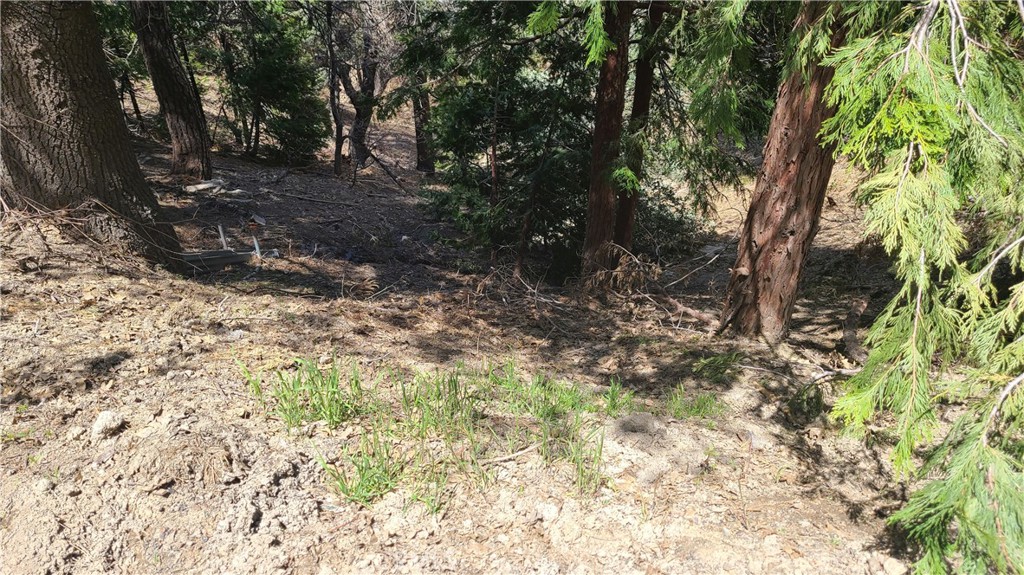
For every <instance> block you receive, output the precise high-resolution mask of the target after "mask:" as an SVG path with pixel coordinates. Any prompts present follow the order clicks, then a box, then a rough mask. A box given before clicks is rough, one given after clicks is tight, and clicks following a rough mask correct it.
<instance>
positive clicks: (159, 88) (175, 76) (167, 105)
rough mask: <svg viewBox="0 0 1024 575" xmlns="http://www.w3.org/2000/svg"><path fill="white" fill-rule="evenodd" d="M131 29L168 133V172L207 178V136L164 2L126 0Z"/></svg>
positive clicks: (210, 169)
mask: <svg viewBox="0 0 1024 575" xmlns="http://www.w3.org/2000/svg"><path fill="white" fill-rule="evenodd" d="M130 6H131V11H132V20H133V22H134V24H135V32H136V34H137V36H138V38H139V41H140V43H141V44H142V52H143V54H144V55H145V58H146V67H147V68H148V69H149V75H150V78H152V80H153V89H154V91H155V92H156V96H157V99H158V100H159V102H160V113H161V114H162V115H163V117H164V121H165V122H166V123H167V131H168V132H170V135H171V173H172V174H182V175H185V176H190V177H194V178H199V179H203V180H207V179H210V177H211V176H212V174H213V167H212V164H211V161H210V136H209V133H208V132H207V127H206V116H205V114H204V113H203V108H202V105H201V100H200V98H199V94H198V93H197V92H196V90H195V85H194V84H193V83H192V81H190V78H189V74H188V72H187V71H186V69H185V66H184V65H182V63H181V60H180V59H179V58H178V54H177V51H176V49H175V44H174V35H173V33H172V32H171V26H170V19H169V16H168V11H167V5H166V3H164V2H152V1H146V2H132V3H130Z"/></svg>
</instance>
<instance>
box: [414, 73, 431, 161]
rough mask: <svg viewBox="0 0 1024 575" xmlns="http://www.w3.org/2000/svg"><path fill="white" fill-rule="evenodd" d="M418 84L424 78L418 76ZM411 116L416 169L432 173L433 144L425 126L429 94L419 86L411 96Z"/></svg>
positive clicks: (424, 80)
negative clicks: (414, 129)
mask: <svg viewBox="0 0 1024 575" xmlns="http://www.w3.org/2000/svg"><path fill="white" fill-rule="evenodd" d="M417 82H418V83H419V85H420V86H422V85H423V84H425V83H426V79H425V78H422V79H420V78H418V79H417ZM412 117H413V124H414V126H415V128H416V170H417V171H419V172H424V173H427V174H433V173H434V169H435V166H434V145H433V141H432V138H431V136H430V132H429V131H428V128H427V126H428V125H429V124H430V94H429V93H427V91H426V90H424V89H423V88H420V89H419V90H417V91H416V94H415V95H414V96H413V97H412Z"/></svg>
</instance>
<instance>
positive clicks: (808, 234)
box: [719, 1, 844, 343]
mask: <svg viewBox="0 0 1024 575" xmlns="http://www.w3.org/2000/svg"><path fill="white" fill-rule="evenodd" d="M828 9H829V6H828V3H826V2H808V1H805V2H804V4H803V8H802V9H801V12H800V15H799V16H798V17H797V22H796V29H797V30H800V29H805V28H806V27H808V26H810V25H811V24H813V23H814V22H815V21H816V20H817V19H818V18H820V17H821V16H822V14H823V13H825V12H826V11H827V10H828ZM843 36H844V31H843V30H842V28H841V26H839V27H837V28H835V29H834V30H833V34H832V41H833V46H837V45H839V43H841V42H842V38H843ZM833 74H834V70H833V69H832V68H829V67H825V66H820V65H818V64H817V63H812V64H811V66H810V68H809V69H808V70H807V81H806V83H805V81H804V76H803V75H802V74H801V73H800V72H795V73H793V74H791V75H790V76H789V77H788V78H787V79H786V80H785V81H784V82H783V83H782V85H781V86H780V87H779V92H778V98H777V100H776V104H775V112H774V113H773V114H772V120H771V124H770V126H769V128H768V137H767V140H766V142H765V147H764V163H763V164H762V166H761V172H760V173H759V174H758V178H757V184H756V185H755V187H754V195H753V198H752V200H751V204H750V209H749V210H748V211H747V217H746V220H745V221H744V224H743V229H742V232H741V236H740V243H739V254H738V256H737V258H736V264H735V265H734V266H733V269H732V275H731V277H730V279H729V286H728V291H727V294H726V299H725V305H724V310H723V312H722V320H721V321H722V323H721V325H720V327H719V331H721V330H724V329H725V328H727V327H730V326H731V327H732V328H733V329H734V330H735V331H736V332H738V333H740V334H742V335H746V336H750V337H758V336H760V337H762V338H764V339H765V340H766V341H768V342H770V343H778V342H780V341H782V340H783V339H784V338H785V337H786V335H787V332H788V330H789V322H790V316H791V315H792V312H793V304H794V303H795V302H796V296H797V287H798V285H799V283H800V277H801V275H802V273H803V269H804V262H805V260H806V259H807V253H808V251H809V250H810V247H811V242H812V241H813V240H814V236H815V234H817V232H818V220H819V218H820V216H821V208H822V204H823V203H824V201H825V192H826V189H827V187H828V181H829V178H830V176H831V175H832V167H833V165H834V163H835V159H834V157H833V151H834V146H825V147H823V146H821V145H820V144H819V142H818V138H817V134H818V132H819V131H820V130H821V124H822V122H823V121H824V120H826V119H828V118H829V117H831V116H832V114H833V113H834V112H835V111H834V110H833V109H832V108H830V107H829V106H827V105H826V104H825V102H824V101H823V99H822V93H823V91H824V89H825V87H826V86H827V85H828V83H829V82H830V81H831V80H832V76H833Z"/></svg>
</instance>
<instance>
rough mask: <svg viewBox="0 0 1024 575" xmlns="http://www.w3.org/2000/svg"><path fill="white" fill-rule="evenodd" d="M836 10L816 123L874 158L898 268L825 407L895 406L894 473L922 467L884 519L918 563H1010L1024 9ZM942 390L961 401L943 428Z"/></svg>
mask: <svg viewBox="0 0 1024 575" xmlns="http://www.w3.org/2000/svg"><path fill="white" fill-rule="evenodd" d="M883 5H884V6H883ZM834 16H835V18H836V19H837V20H836V21H839V22H845V26H846V28H847V38H846V42H845V44H844V45H843V46H842V47H841V48H839V49H838V50H836V51H835V52H834V53H832V54H831V55H829V56H828V57H827V58H826V59H825V62H826V63H827V64H829V65H831V66H833V67H834V68H835V71H836V72H835V79H834V80H833V82H832V84H831V85H830V86H829V88H828V91H827V98H828V103H829V104H830V105H832V106H835V107H836V113H835V116H834V117H833V118H832V119H831V120H829V121H828V122H827V123H826V125H825V126H824V129H823V134H822V137H823V139H824V140H825V141H827V142H832V143H835V144H836V145H837V147H838V151H839V153H841V154H843V155H846V156H847V157H849V158H851V159H852V160H853V161H854V162H855V163H856V164H857V165H858V166H860V167H861V168H863V169H865V170H867V171H868V173H869V177H868V178H867V180H866V181H865V183H864V184H863V185H862V187H861V194H860V199H861V201H862V202H863V203H864V204H865V205H866V206H867V223H868V228H869V231H870V232H872V233H875V234H877V235H878V236H879V237H880V238H881V239H882V244H883V246H884V247H885V249H886V250H887V251H888V252H889V253H890V255H891V256H892V257H893V259H894V271H895V273H896V275H897V277H898V279H899V280H900V281H901V282H902V286H901V289H900V291H899V292H898V294H897V295H896V297H895V298H894V299H893V300H892V301H891V302H890V303H889V305H888V306H887V307H886V308H885V310H884V311H883V312H882V313H881V314H880V315H879V316H878V318H877V320H876V321H875V324H874V325H873V326H872V328H871V331H870V334H869V337H868V344H869V345H870V346H871V354H870V356H869V358H868V362H867V365H866V366H865V368H864V370H863V371H862V372H861V374H860V375H858V376H856V377H855V378H853V379H852V380H851V381H850V383H849V388H848V390H847V393H846V395H845V396H844V397H842V398H841V399H840V400H839V401H838V402H837V403H836V406H835V412H834V415H835V416H836V417H838V418H840V419H842V420H843V421H845V422H846V423H848V424H850V425H851V426H853V427H854V428H855V429H856V428H861V429H862V428H863V427H864V426H865V425H866V424H867V423H868V422H869V421H872V420H873V419H875V418H876V414H877V413H878V412H879V411H883V412H891V413H892V414H893V415H894V416H895V431H896V437H897V443H896V446H895V449H894V454H893V458H894V462H895V463H896V466H897V469H898V471H899V472H900V473H902V474H913V476H915V477H922V478H925V479H927V480H928V482H927V483H926V484H925V486H924V487H923V488H921V489H920V490H918V491H917V492H915V493H914V494H913V495H912V497H911V500H910V502H909V503H908V504H907V506H906V507H904V508H903V509H902V510H901V511H900V512H899V513H897V514H896V515H894V516H893V518H892V519H893V521H896V522H899V523H901V524H903V525H904V526H905V527H906V528H907V529H908V531H909V533H910V534H911V536H912V537H913V538H914V539H915V540H917V541H919V542H920V543H921V545H922V548H923V550H924V555H923V558H922V560H921V561H920V562H919V563H918V564H917V569H918V572H920V573H944V572H946V571H947V569H948V563H947V561H949V560H952V561H953V565H955V566H956V569H957V570H958V571H960V572H964V573H983V572H999V573H1004V572H1008V571H1013V570H1015V569H1017V570H1019V568H1020V565H1024V520H1022V514H1024V501H1022V499H1021V495H1020V494H1021V493H1022V484H1024V475H1022V467H1021V455H1022V452H1024V436H1022V434H1021V425H1022V421H1024V412H1022V409H1021V406H1022V404H1024V397H1022V396H1024V390H1022V389H1021V387H1020V385H1019V382H1020V380H1021V378H1019V377H1017V374H1020V373H1021V372H1024V338H1022V335H1024V332H1022V331H1021V328H1022V325H1024V321H1022V319H1024V318H1022V316H1024V298H1022V297H1021V295H1022V294H1024V286H1022V285H1021V284H1020V283H1018V284H1017V285H1014V286H1012V287H1011V288H1010V289H1009V290H1000V289H999V287H998V286H997V285H996V282H995V279H994V278H995V277H996V271H997V269H999V268H1005V269H1008V270H1009V272H1011V273H1019V272H1020V270H1021V267H1020V265H1021V259H1022V256H1024V253H1022V251H1021V246H1022V244H1024V240H1022V239H1021V236H1022V232H1021V229H1020V224H1019V222H1020V221H1021V219H1022V217H1024V189H1022V188H1021V186H1020V181H1021V180H1022V177H1024V106H1022V105H1021V102H1022V101H1024V60H1022V59H1021V58H1020V55H1021V54H1022V50H1024V46H1022V43H1021V37H1022V35H1021V27H1022V22H1021V18H1020V15H1019V14H1017V13H1016V9H1015V7H1014V6H1012V4H1010V3H981V2H978V3H973V2H972V3H966V2H965V3H957V2H950V3H942V4H939V3H935V4H924V3H916V4H889V3H878V5H871V6H870V8H869V9H867V10H860V9H859V7H858V8H857V9H854V8H852V7H849V8H844V9H843V10H842V12H841V13H839V14H835V15H834ZM815 42H820V37H819V38H818V39H817V40H815V39H807V40H806V43H807V44H808V45H813V44H814V43H815ZM1016 277H1017V278H1018V280H1019V277H1020V276H1019V275H1018V276H1016ZM948 371H954V372H958V373H954V374H953V376H952V377H945V376H944V373H945V372H948ZM1015 382H1016V383H1015ZM947 401H954V402H958V403H961V404H962V409H961V410H960V411H962V413H963V415H962V416H961V418H960V419H959V420H958V421H957V422H956V423H955V424H954V426H953V428H952V429H951V430H949V431H944V430H943V429H942V427H941V426H940V425H939V422H938V419H937V417H936V414H937V412H938V410H940V409H942V407H941V403H942V402H947ZM937 433H944V437H942V438H941V441H940V442H939V443H938V445H937V446H936V445H934V444H933V439H934V437H935V436H936V434H937ZM922 448H924V450H925V452H924V455H926V464H925V466H924V467H922V468H918V467H917V465H918V463H919V459H918V457H919V456H920V455H921V454H922V452H921V449H922Z"/></svg>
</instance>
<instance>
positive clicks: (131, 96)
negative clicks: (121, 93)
mask: <svg viewBox="0 0 1024 575" xmlns="http://www.w3.org/2000/svg"><path fill="white" fill-rule="evenodd" d="M121 81H122V82H124V90H125V91H126V92H128V100H129V101H130V102H131V103H132V112H134V114H135V121H136V122H138V123H139V130H141V131H143V132H145V131H146V121H145V120H144V119H143V118H142V110H140V109H139V100H138V98H136V97H135V86H133V85H132V80H131V78H129V77H128V72H125V73H124V77H123V78H122V79H121Z"/></svg>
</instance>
